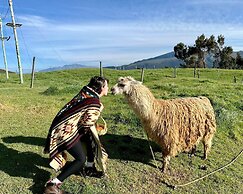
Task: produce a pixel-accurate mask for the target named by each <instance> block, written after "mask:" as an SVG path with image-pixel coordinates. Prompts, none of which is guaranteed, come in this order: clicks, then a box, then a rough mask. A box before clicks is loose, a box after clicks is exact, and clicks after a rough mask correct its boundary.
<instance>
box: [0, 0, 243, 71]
mask: <svg viewBox="0 0 243 194" xmlns="http://www.w3.org/2000/svg"><path fill="white" fill-rule="evenodd" d="M13 9H14V14H15V20H16V23H19V24H22V26H21V27H19V28H17V35H18V40H19V49H20V58H21V64H22V68H23V69H24V71H30V70H31V67H32V59H33V57H34V56H35V57H36V70H37V71H38V70H42V69H47V68H52V67H58V66H63V65H69V64H76V63H78V64H82V65H87V66H89V67H93V66H96V67H98V66H99V62H100V61H101V62H102V64H103V66H113V65H114V66H119V65H125V64H130V63H133V62H135V61H138V60H142V59H147V58H151V57H156V56H159V55H162V54H165V53H168V52H171V51H173V48H174V46H175V45H176V44H178V43H179V42H183V43H184V44H186V45H190V46H192V45H194V43H195V40H196V38H197V37H198V36H200V35H201V34H205V36H206V37H209V36H211V35H214V36H215V37H217V36H218V35H221V34H222V35H223V36H224V37H225V46H231V47H232V48H233V50H234V51H240V50H243V11H242V10H243V1H242V0H203V1H202V0H179V1H178V0H70V1H67V0H49V1H47V0H41V1H34V0H13ZM0 17H1V18H2V20H3V33H4V37H8V36H10V37H11V38H10V40H9V41H4V43H5V48H6V55H7V62H8V67H9V70H11V71H18V67H17V57H16V51H15V41H14V34H13V29H12V28H11V27H8V26H6V23H8V22H12V20H11V15H10V10H9V6H8V0H0ZM0 48H1V47H0ZM0 50H1V51H0V52H1V53H2V48H1V49H0ZM4 68H5V67H4V62H3V56H2V54H0V69H4Z"/></svg>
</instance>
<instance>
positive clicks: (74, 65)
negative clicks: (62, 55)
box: [39, 64, 95, 72]
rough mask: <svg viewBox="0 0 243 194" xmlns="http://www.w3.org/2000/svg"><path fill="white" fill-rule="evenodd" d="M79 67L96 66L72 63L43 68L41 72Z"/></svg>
mask: <svg viewBox="0 0 243 194" xmlns="http://www.w3.org/2000/svg"><path fill="white" fill-rule="evenodd" d="M79 68H95V67H90V66H86V65H81V64H71V65H64V66H59V67H52V68H48V69H42V70H40V71H39V72H50V71H59V70H66V69H79Z"/></svg>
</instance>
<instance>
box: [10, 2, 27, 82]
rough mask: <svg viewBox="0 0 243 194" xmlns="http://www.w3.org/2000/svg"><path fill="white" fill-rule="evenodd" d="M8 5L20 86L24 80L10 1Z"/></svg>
mask: <svg viewBox="0 0 243 194" xmlns="http://www.w3.org/2000/svg"><path fill="white" fill-rule="evenodd" d="M8 3H9V8H10V12H11V17H12V23H13V32H14V40H15V46H16V54H17V60H18V68H19V78H20V83H21V84H22V83H24V80H23V72H22V65H21V60H20V53H19V44H18V36H17V31H16V25H15V19H14V12H13V3H12V0H8Z"/></svg>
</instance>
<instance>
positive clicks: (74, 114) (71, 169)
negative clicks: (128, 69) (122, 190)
mask: <svg viewBox="0 0 243 194" xmlns="http://www.w3.org/2000/svg"><path fill="white" fill-rule="evenodd" d="M108 82H109V81H108V79H106V78H104V77H98V76H95V77H93V78H91V79H90V82H89V84H88V85H87V86H84V87H83V88H82V89H81V91H80V92H79V93H78V94H77V95H76V96H75V97H74V98H73V99H72V100H71V101H70V102H68V103H67V104H66V105H65V106H64V107H63V108H62V109H61V110H60V111H59V112H58V113H57V115H56V117H55V118H54V120H53V122H52V124H51V127H50V129H49V133H48V136H47V140H46V146H45V150H44V152H45V153H49V155H50V159H51V162H50V166H51V167H52V168H54V169H55V170H56V171H58V170H60V169H62V171H61V173H60V174H59V175H58V176H57V177H56V178H54V179H52V180H49V181H48V182H47V184H46V187H45V191H44V194H48V193H60V194H61V193H65V191H62V190H60V185H61V184H62V182H63V181H64V180H65V179H66V178H67V177H69V176H70V175H72V174H76V173H79V172H82V171H83V169H84V166H85V162H86V157H87V164H88V165H89V168H95V167H94V164H93V163H94V157H96V161H97V164H98V165H99V166H100V168H101V169H102V171H103V172H104V171H105V160H106V159H107V154H106V152H105V150H104V149H103V148H102V146H101V143H100V141H99V137H98V134H97V131H96V128H95V124H96V122H97V120H98V118H99V116H100V113H101V111H102V109H103V105H102V104H101V102H100V97H102V96H106V95H107V93H108ZM64 151H67V152H68V153H69V154H70V155H72V156H73V158H74V161H72V162H71V163H68V164H67V165H65V163H66V154H65V152H64ZM64 165H65V166H64Z"/></svg>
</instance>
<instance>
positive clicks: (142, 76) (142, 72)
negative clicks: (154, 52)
mask: <svg viewBox="0 0 243 194" xmlns="http://www.w3.org/2000/svg"><path fill="white" fill-rule="evenodd" d="M143 78H144V68H142V71H141V82H142V83H143Z"/></svg>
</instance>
